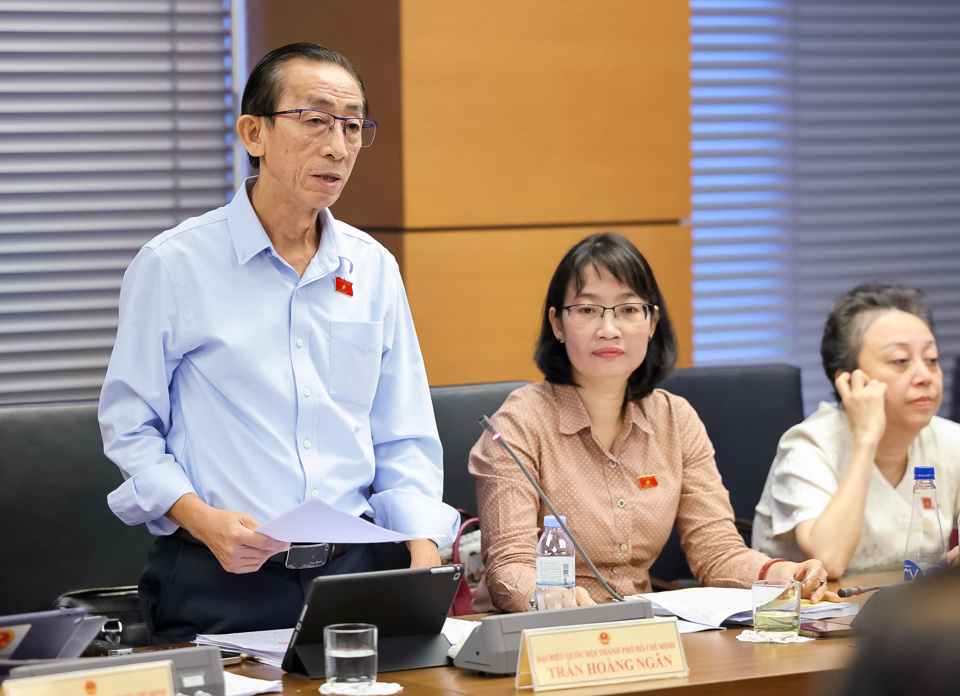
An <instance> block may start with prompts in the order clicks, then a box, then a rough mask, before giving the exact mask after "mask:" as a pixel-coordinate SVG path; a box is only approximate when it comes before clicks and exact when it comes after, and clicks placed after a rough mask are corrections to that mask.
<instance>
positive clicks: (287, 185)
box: [100, 44, 459, 643]
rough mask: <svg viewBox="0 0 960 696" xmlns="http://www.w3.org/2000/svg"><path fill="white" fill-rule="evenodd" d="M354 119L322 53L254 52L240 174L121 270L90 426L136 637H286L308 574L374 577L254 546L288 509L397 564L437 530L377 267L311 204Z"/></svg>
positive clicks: (367, 131) (396, 299)
mask: <svg viewBox="0 0 960 696" xmlns="http://www.w3.org/2000/svg"><path fill="white" fill-rule="evenodd" d="M366 107H367V105H366V97H365V94H364V92H363V83H362V82H361V81H360V78H359V77H358V76H357V74H356V72H355V71H354V69H353V67H352V66H351V65H350V63H349V62H348V61H347V60H346V59H345V58H343V56H341V55H340V54H338V53H336V52H335V51H331V50H329V49H326V48H323V47H322V46H317V45H315V44H293V45H291V46H286V47H283V48H281V49H277V50H276V51H274V52H272V53H271V54H269V55H267V56H266V57H264V59H263V60H261V61H260V63H259V64H258V65H257V67H256V68H254V70H253V72H252V73H251V76H250V79H249V81H248V83H247V86H246V89H245V91H244V95H243V104H242V115H241V116H240V118H239V120H238V122H237V131H238V133H239V135H240V138H241V140H242V142H243V144H244V146H245V148H246V149H247V152H248V153H249V155H250V157H251V162H252V163H253V164H254V166H257V167H258V168H259V176H258V177H254V178H251V179H249V180H247V181H246V182H244V184H243V185H242V186H241V187H240V190H239V191H238V192H237V194H236V196H235V197H234V198H233V200H232V202H230V203H229V204H228V205H226V206H224V207H223V208H219V209H217V210H214V211H211V212H209V213H206V214H205V215H202V216H200V217H197V218H192V219H190V220H187V221H185V222H183V223H182V224H180V225H179V226H177V227H176V228H174V229H172V230H168V231H167V232H164V233H163V234H161V235H160V236H158V237H156V238H155V239H153V240H152V241H151V242H149V243H148V244H147V245H146V246H145V247H144V248H143V249H142V250H141V251H140V253H139V254H138V255H137V257H136V258H135V259H134V261H133V262H132V263H131V265H130V267H129V269H128V270H127V273H126V275H125V276H124V280H123V285H122V288H121V292H120V324H119V329H118V332H117V341H116V345H115V348H114V351H113V355H112V357H111V360H110V366H109V369H108V370H107V376H106V380H105V382H104V386H103V391H102V394H101V399H100V423H101V430H102V433H103V439H104V448H105V451H106V453H107V455H108V456H109V457H110V458H111V459H112V460H113V461H114V462H116V464H117V465H118V466H119V467H120V469H121V471H122V472H123V475H124V478H125V481H124V483H123V484H122V485H121V486H120V487H119V488H117V489H116V490H115V491H113V492H112V493H111V494H110V496H109V499H108V502H109V504H110V507H111V509H112V510H113V511H114V512H115V513H116V515H117V516H118V517H119V518H120V519H121V520H123V521H124V522H126V523H127V524H130V525H134V524H141V523H146V524H147V526H148V528H149V529H150V531H151V532H153V533H154V534H156V535H158V539H157V542H156V543H155V544H154V547H153V549H152V550H151V553H150V557H149V560H148V563H147V567H146V568H145V571H144V576H143V578H142V579H141V584H140V594H141V600H142V602H143V604H144V609H145V614H146V618H147V623H148V627H149V629H150V633H151V640H152V642H155V643H158V642H180V641H185V640H191V639H192V638H193V636H194V634H196V633H213V632H232V631H241V630H260V629H267V628H281V627H289V626H293V625H294V623H295V622H296V618H297V615H298V612H299V610H300V605H301V604H302V601H303V596H304V590H305V588H306V587H307V585H308V584H309V581H310V580H312V578H313V577H316V576H317V575H322V574H330V573H340V572H355V571H359V570H372V569H375V568H376V567H378V560H377V556H376V554H375V553H374V552H373V549H372V548H371V547H369V546H352V547H344V546H342V545H339V544H337V545H326V544H324V545H320V546H314V547H308V548H306V549H302V548H297V547H295V548H293V549H290V545H289V544H285V543H281V542H277V541H275V540H273V539H270V538H269V537H266V536H264V535H262V534H258V533H256V531H254V530H256V529H257V527H259V526H260V525H261V524H262V523H264V522H267V521H269V520H271V519H273V518H274V517H276V516H278V515H280V514H281V513H283V512H286V511H287V510H289V509H291V508H293V507H295V506H296V505H298V504H299V503H302V502H303V501H305V500H310V499H314V498H316V499H320V500H324V501H326V502H327V503H329V504H331V505H333V506H334V507H336V508H337V509H339V510H341V511H344V512H349V513H350V514H352V515H357V516H361V515H363V516H366V517H368V518H370V519H372V520H373V521H374V522H375V523H376V524H378V525H380V526H383V527H387V528H389V529H393V530H396V531H399V532H403V533H406V534H411V535H415V536H417V537H418V540H416V541H411V542H408V547H409V549H410V556H411V565H413V566H430V565H438V564H439V562H440V561H439V555H438V553H437V546H438V545H442V544H445V543H449V541H450V540H451V538H452V536H453V534H454V533H455V531H456V527H457V524H458V522H459V516H458V515H457V513H456V511H455V510H453V509H452V508H450V507H449V506H447V505H444V504H443V503H442V502H440V497H441V492H442V464H441V450H440V442H439V439H438V437H437V430H436V424H435V422H434V418H433V410H432V407H431V404H430V395H429V389H428V385H427V379H426V372H425V370H424V365H423V359H422V356H421V353H420V349H419V345H418V343H417V337H416V333H415V331H414V327H413V321H412V318H411V315H410V309H409V307H408V305H407V300H406V295H405V293H404V289H403V284H402V282H401V279H400V274H399V269H398V267H397V263H396V261H395V260H394V259H393V257H392V256H391V255H390V254H389V253H388V252H387V251H386V250H385V249H383V247H381V246H380V245H379V244H378V243H377V242H376V241H374V240H373V239H372V238H371V237H369V236H368V235H366V234H365V233H363V232H361V231H359V230H357V229H354V228H353V227H350V226H349V225H346V224H344V223H342V222H339V221H337V220H335V219H334V218H333V216H332V215H331V213H330V211H329V209H328V208H329V206H330V205H332V204H333V203H334V202H335V201H336V200H337V198H338V197H339V195H340V192H341V191H342V189H343V186H344V184H345V183H346V181H347V179H348V177H349V176H350V173H351V171H352V169H353V166H354V163H355V162H356V157H357V153H358V152H359V149H360V148H361V147H364V146H366V145H369V144H370V143H371V142H372V140H373V136H374V134H375V132H376V124H375V123H374V122H373V121H369V120H367V119H366V118H365V116H366Z"/></svg>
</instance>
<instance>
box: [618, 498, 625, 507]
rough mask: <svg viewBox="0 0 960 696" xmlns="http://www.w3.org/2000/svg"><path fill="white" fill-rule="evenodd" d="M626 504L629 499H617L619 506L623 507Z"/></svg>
mask: <svg viewBox="0 0 960 696" xmlns="http://www.w3.org/2000/svg"><path fill="white" fill-rule="evenodd" d="M626 504H627V501H626V500H624V499H623V498H620V500H618V501H617V507H623V506H624V505H626Z"/></svg>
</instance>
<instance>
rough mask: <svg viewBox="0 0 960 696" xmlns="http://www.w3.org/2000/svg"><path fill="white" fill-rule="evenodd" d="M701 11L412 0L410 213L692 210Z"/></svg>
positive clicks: (510, 0) (523, 219) (535, 216)
mask: <svg viewBox="0 0 960 696" xmlns="http://www.w3.org/2000/svg"><path fill="white" fill-rule="evenodd" d="M688 12H689V11H688V8H687V3H685V2H680V1H679V0H644V1H643V2H637V1H636V0H593V1H592V2H583V1H582V0H530V1H528V2H516V0H485V2H475V3H464V2H450V1H449V0H405V1H404V2H402V3H401V30H402V35H403V41H402V42H401V55H402V73H403V106H402V114H403V116H402V120H403V129H404V134H403V148H404V153H403V172H404V174H403V179H404V187H405V192H404V200H405V202H406V205H405V226H406V227H407V228H408V229H409V228H423V227H440V228H442V227H467V226H482V227H488V226H504V225H526V224H564V223H586V224H596V223H604V222H608V223H609V222H617V223H622V222H636V221H678V220H681V219H685V218H686V217H688V215H689V210H690V191H689V178H690V177H689V174H690V170H689V159H690V158H689V125H690V116H689V93H688V90H689V64H688V60H689V59H688V54H689V47H688V38H687V37H688V33H689V29H688V25H687V20H688Z"/></svg>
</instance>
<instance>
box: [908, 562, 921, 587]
mask: <svg viewBox="0 0 960 696" xmlns="http://www.w3.org/2000/svg"><path fill="white" fill-rule="evenodd" d="M920 577H923V571H922V570H920V566H918V565H917V564H916V563H914V562H913V561H910V560H907V561H904V562H903V581H904V582H910V581H911V580H916V579H917V578H920Z"/></svg>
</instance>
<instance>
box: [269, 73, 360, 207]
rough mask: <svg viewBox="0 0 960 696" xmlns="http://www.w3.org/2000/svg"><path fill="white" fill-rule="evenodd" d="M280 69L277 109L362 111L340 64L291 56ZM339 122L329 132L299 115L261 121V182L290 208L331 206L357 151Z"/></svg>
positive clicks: (354, 113) (349, 114)
mask: <svg viewBox="0 0 960 696" xmlns="http://www.w3.org/2000/svg"><path fill="white" fill-rule="evenodd" d="M283 73H284V79H283V91H282V92H281V94H280V98H279V99H278V101H277V104H276V107H275V111H286V110H288V109H320V110H322V111H326V112H327V113H330V114H333V115H335V116H343V117H356V116H364V114H363V97H362V95H361V93H360V87H359V85H357V83H356V81H354V79H353V78H352V77H351V76H350V74H349V73H348V72H347V71H346V70H344V69H343V68H341V67H340V66H338V65H332V64H330V63H317V62H314V61H309V60H301V59H294V60H291V61H288V62H287V63H285V64H284V66H283ZM264 121H266V119H264ZM341 126H342V122H338V123H337V125H336V127H334V129H333V132H332V133H331V132H327V131H325V130H323V131H322V132H320V133H319V134H318V133H317V131H316V130H315V129H314V130H309V129H308V128H307V127H305V126H304V125H301V123H300V121H299V120H298V118H297V114H284V115H281V116H275V117H274V124H273V126H272V127H270V126H269V124H267V123H264V127H263V128H262V130H261V143H262V147H263V154H262V155H260V181H259V183H263V184H265V185H266V188H268V189H269V190H270V192H271V193H272V194H273V195H274V196H278V197H279V198H281V199H283V200H284V202H285V203H287V204H288V205H291V206H293V207H298V208H309V209H311V210H321V209H323V208H326V207H329V206H331V205H333V204H334V203H335V202H336V201H337V199H338V198H339V197H340V193H341V192H342V191H343V187H344V186H345V185H346V183H347V179H348V178H350V173H351V172H352V171H353V165H354V164H355V163H356V161H357V152H358V151H359V148H357V147H353V146H350V145H348V144H347V143H346V140H345V139H344V135H343V129H342V127H341Z"/></svg>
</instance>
